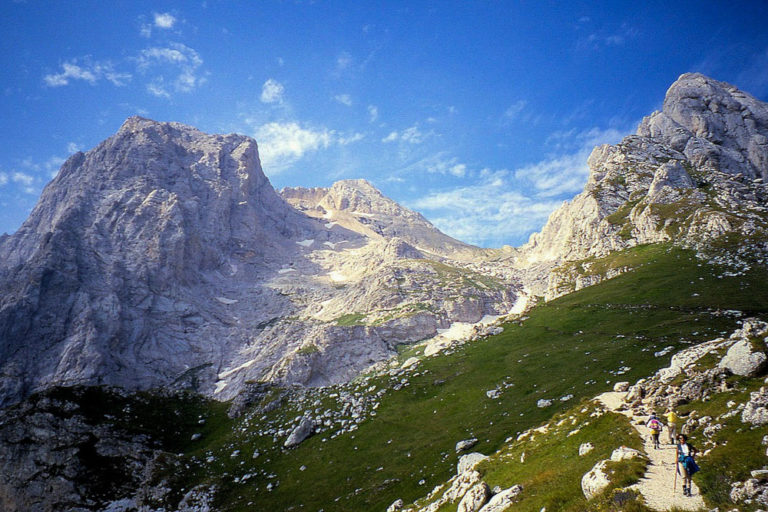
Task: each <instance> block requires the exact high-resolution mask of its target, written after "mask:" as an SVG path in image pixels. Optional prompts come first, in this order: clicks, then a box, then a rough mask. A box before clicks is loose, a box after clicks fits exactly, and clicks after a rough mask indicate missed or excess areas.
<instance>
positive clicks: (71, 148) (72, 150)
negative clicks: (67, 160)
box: [67, 142, 82, 155]
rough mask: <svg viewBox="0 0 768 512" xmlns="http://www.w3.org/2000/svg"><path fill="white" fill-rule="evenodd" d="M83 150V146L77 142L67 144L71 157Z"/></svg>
mask: <svg viewBox="0 0 768 512" xmlns="http://www.w3.org/2000/svg"><path fill="white" fill-rule="evenodd" d="M81 149H82V146H80V145H79V144H77V143H75V142H70V143H69V144H67V153H68V154H70V155H71V154H72V153H77V152H78V151H80V150H81Z"/></svg>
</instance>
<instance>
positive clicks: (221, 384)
mask: <svg viewBox="0 0 768 512" xmlns="http://www.w3.org/2000/svg"><path fill="white" fill-rule="evenodd" d="M225 387H227V382H226V381H223V380H220V381H219V382H217V383H216V389H215V390H213V394H214V395H216V394H218V393H221V392H222V391H224V388H225Z"/></svg>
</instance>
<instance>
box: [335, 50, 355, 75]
mask: <svg viewBox="0 0 768 512" xmlns="http://www.w3.org/2000/svg"><path fill="white" fill-rule="evenodd" d="M352 62H353V60H352V56H351V55H350V54H349V53H348V52H341V54H339V56H338V57H336V70H337V71H343V70H345V69H347V68H349V66H351V65H352Z"/></svg>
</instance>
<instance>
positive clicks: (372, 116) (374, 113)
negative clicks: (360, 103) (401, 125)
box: [368, 105, 379, 123]
mask: <svg viewBox="0 0 768 512" xmlns="http://www.w3.org/2000/svg"><path fill="white" fill-rule="evenodd" d="M378 118H379V108H378V107H377V106H376V105H368V119H369V120H370V121H371V122H372V123H373V122H376V120H377V119H378Z"/></svg>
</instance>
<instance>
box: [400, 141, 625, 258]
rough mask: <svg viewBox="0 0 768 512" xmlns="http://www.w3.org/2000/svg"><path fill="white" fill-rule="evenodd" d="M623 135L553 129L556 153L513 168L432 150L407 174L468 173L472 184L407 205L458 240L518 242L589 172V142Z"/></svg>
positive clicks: (575, 189) (576, 190)
mask: <svg viewBox="0 0 768 512" xmlns="http://www.w3.org/2000/svg"><path fill="white" fill-rule="evenodd" d="M624 133H626V132H621V131H619V130H616V129H613V128H610V129H597V128H593V129H590V130H584V131H580V132H578V131H575V130H570V131H568V132H557V133H555V134H552V136H551V137H550V140H551V141H552V142H551V143H552V144H553V145H555V146H556V147H558V148H560V149H561V152H559V153H557V154H554V155H551V156H549V157H547V158H544V159H542V160H541V161H539V162H535V163H532V164H529V165H525V166H522V167H520V168H518V169H514V170H507V169H501V170H492V169H488V168H483V169H479V170H476V169H472V168H471V167H469V166H468V165H466V164H464V163H462V162H460V161H459V159H458V158H456V157H449V156H448V155H447V154H445V153H437V154H435V155H432V156H431V157H428V158H425V159H423V160H421V161H419V162H418V163H417V164H415V165H412V166H410V167H409V168H408V170H407V171H408V174H409V175H411V176H413V175H418V173H419V172H429V173H439V174H442V175H445V176H449V177H450V176H452V177H456V178H466V177H471V178H472V180H473V183H472V184H471V185H464V186H458V187H455V188H450V189H443V190H438V191H434V192H431V193H429V194H427V195H425V196H423V197H421V198H419V199H417V200H416V201H413V202H412V203H410V204H409V206H411V207H413V208H415V209H417V210H419V211H421V212H422V213H424V215H425V216H426V217H427V218H429V219H430V221H432V222H433V223H434V224H435V225H436V226H437V227H438V228H440V229H441V230H443V231H444V232H445V233H447V234H449V235H451V236H453V237H455V238H458V239H459V240H463V241H466V242H469V243H475V244H481V245H486V246H489V245H490V246H500V245H502V244H514V245H519V244H521V243H523V242H524V241H525V239H526V238H527V237H528V236H529V235H530V233H532V232H533V231H535V230H537V229H540V228H541V227H542V226H543V225H544V223H545V221H546V220H547V217H548V216H549V215H550V214H551V213H552V212H553V211H554V210H555V209H556V208H557V207H558V206H560V205H561V204H562V202H563V201H564V200H567V199H570V198H572V197H573V196H574V195H576V194H577V193H579V192H581V191H582V190H583V188H584V184H585V183H586V181H587V177H588V175H589V168H588V166H587V157H588V156H589V153H590V152H591V151H592V149H593V148H594V146H596V145H598V144H603V143H615V142H618V141H619V140H620V139H621V137H622V135H623V134H624ZM566 148H567V151H566Z"/></svg>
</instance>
